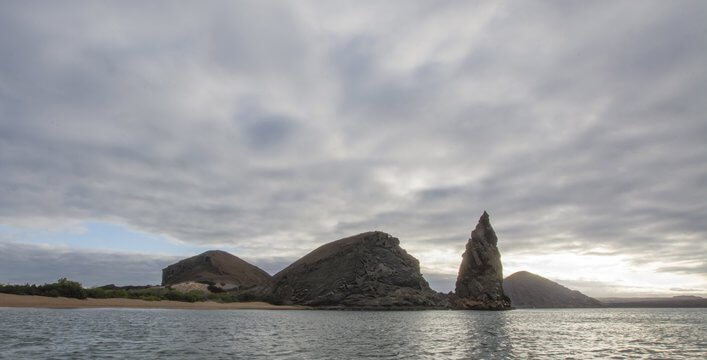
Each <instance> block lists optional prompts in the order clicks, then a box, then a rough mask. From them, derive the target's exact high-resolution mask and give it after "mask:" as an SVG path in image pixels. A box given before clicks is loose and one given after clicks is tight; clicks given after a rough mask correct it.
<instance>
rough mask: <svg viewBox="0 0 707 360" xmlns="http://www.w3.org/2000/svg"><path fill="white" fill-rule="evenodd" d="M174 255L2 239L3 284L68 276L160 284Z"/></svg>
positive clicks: (93, 282) (96, 282)
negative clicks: (48, 245)
mask: <svg viewBox="0 0 707 360" xmlns="http://www.w3.org/2000/svg"><path fill="white" fill-rule="evenodd" d="M177 259H178V258H177V257H174V256H156V255H145V254H131V253H115V252H102V251H88V250H72V249H67V248H56V247H42V246H36V245H26V244H19V243H12V242H0V283H7V284H17V283H23V284H24V283H30V284H44V283H50V282H55V281H56V280H57V279H59V278H62V277H66V278H69V279H72V280H75V281H79V282H81V283H82V284H83V285H84V286H89V287H90V286H100V285H106V284H111V283H112V284H116V285H136V284H145V285H147V284H153V285H154V284H160V282H161V281H162V268H164V267H165V266H167V265H169V264H170V263H173V262H175V261H176V260H177Z"/></svg>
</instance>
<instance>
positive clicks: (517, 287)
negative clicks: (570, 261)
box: [503, 271, 602, 308]
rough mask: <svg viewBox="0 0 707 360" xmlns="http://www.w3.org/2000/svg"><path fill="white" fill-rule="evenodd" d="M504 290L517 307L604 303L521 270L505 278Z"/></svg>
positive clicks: (574, 306) (572, 305)
mask: <svg viewBox="0 0 707 360" xmlns="http://www.w3.org/2000/svg"><path fill="white" fill-rule="evenodd" d="M503 290H504V292H505V293H506V295H508V297H510V298H511V306H513V307H516V308H585V307H601V306H602V303H601V302H600V301H599V300H597V299H594V298H591V297H589V296H587V295H584V294H582V293H581V292H579V291H577V290H571V289H568V288H566V287H564V286H562V285H560V284H558V283H556V282H554V281H552V280H549V279H546V278H544V277H542V276H539V275H535V274H533V273H529V272H527V271H519V272H517V273H514V274H512V275H510V276H509V277H507V278H506V279H505V280H503Z"/></svg>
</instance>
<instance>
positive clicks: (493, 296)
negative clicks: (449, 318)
mask: <svg viewBox="0 0 707 360" xmlns="http://www.w3.org/2000/svg"><path fill="white" fill-rule="evenodd" d="M497 242H498V238H497V237H496V232H495V231H494V230H493V227H491V222H490V221H489V214H488V213H487V212H486V211H484V213H483V215H481V218H480V219H479V223H478V224H477V225H476V228H475V229H474V230H473V231H472V232H471V238H470V239H469V241H468V242H467V244H466V251H465V252H464V254H463V255H462V263H461V266H460V267H459V275H458V277H457V284H456V288H455V291H454V295H455V298H456V299H455V300H456V301H453V303H454V307H456V308H460V309H479V310H482V309H483V310H506V309H510V305H511V304H510V300H509V298H508V297H507V296H506V295H505V294H504V293H503V266H502V265H501V253H500V252H499V251H498V247H497V246H496V245H497Z"/></svg>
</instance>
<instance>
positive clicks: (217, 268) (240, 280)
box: [162, 250, 270, 290]
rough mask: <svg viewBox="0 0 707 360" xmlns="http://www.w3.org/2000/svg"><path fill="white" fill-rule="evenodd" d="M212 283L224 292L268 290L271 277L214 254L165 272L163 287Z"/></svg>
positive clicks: (223, 254)
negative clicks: (253, 289)
mask: <svg viewBox="0 0 707 360" xmlns="http://www.w3.org/2000/svg"><path fill="white" fill-rule="evenodd" d="M187 281H192V282H211V283H214V284H215V285H216V286H218V287H220V288H223V289H225V290H244V289H250V288H253V287H259V286H260V287H265V288H267V287H268V285H269V282H270V275H269V274H268V273H266V272H265V271H263V270H262V269H260V268H259V267H257V266H255V265H251V264H249V263H247V262H245V261H243V260H241V259H240V258H238V257H236V256H234V255H231V254H229V253H227V252H225V251H220V250H211V251H207V252H205V253H203V254H199V255H196V256H192V257H190V258H188V259H184V260H182V261H179V262H178V263H176V264H172V265H170V266H167V267H166V268H164V269H162V285H174V284H178V283H183V282H187Z"/></svg>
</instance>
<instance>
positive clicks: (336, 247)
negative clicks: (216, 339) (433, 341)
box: [273, 231, 447, 308]
mask: <svg viewBox="0 0 707 360" xmlns="http://www.w3.org/2000/svg"><path fill="white" fill-rule="evenodd" d="M273 297H274V298H275V299H277V300H279V301H281V302H282V303H284V304H301V305H311V306H341V307H358V308H369V307H374V308H381V307H383V308H385V307H392V308H395V307H443V306H447V300H446V298H445V296H444V295H442V294H439V293H437V292H435V291H433V290H432V289H430V287H429V285H428V284H427V281H425V279H424V278H423V277H422V274H420V265H419V262H418V260H417V259H415V258H414V257H412V256H411V255H409V254H408V253H407V252H406V251H405V250H403V249H402V248H401V247H400V241H399V240H398V239H397V238H394V237H392V236H390V235H389V234H386V233H383V232H380V231H373V232H366V233H362V234H359V235H355V236H351V237H348V238H344V239H341V240H337V241H334V242H331V243H328V244H325V245H322V246H320V247H319V248H317V249H316V250H314V251H312V252H310V253H309V254H307V255H305V256H304V257H302V258H301V259H299V260H297V261H296V262H294V263H293V264H292V265H290V266H288V267H287V268H285V269H284V270H282V271H280V272H279V273H277V274H275V276H273Z"/></svg>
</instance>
